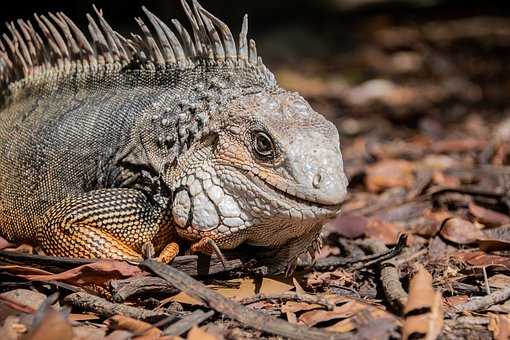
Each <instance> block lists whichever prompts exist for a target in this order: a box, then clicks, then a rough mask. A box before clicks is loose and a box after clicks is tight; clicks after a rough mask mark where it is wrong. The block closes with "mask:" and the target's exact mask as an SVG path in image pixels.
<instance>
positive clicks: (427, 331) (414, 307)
mask: <svg viewBox="0 0 510 340" xmlns="http://www.w3.org/2000/svg"><path fill="white" fill-rule="evenodd" d="M404 315H405V321H404V325H403V327H402V339H404V340H407V339H410V338H411V339H414V338H418V337H419V338H423V339H428V340H432V339H436V338H437V337H438V336H439V334H440V333H441V330H442V328H443V307H442V301H441V293H440V292H438V291H435V290H434V289H433V288H432V276H431V275H430V273H429V272H428V271H427V270H426V269H425V267H423V265H418V270H417V272H416V274H414V276H413V278H412V279H411V282H410V285H409V298H408V300H407V304H406V306H405V307H404Z"/></svg>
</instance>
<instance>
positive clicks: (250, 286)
mask: <svg viewBox="0 0 510 340" xmlns="http://www.w3.org/2000/svg"><path fill="white" fill-rule="evenodd" d="M289 281H290V279H288V280H287V282H289ZM228 282H233V283H239V287H238V288H228V287H218V286H210V287H211V288H212V289H214V290H215V291H216V292H218V293H220V294H221V295H223V296H225V297H228V298H232V299H244V298H247V297H252V296H255V295H257V294H279V293H285V292H288V291H289V290H291V289H293V288H294V285H292V284H289V283H287V282H282V281H279V280H275V279H271V278H268V277H264V278H262V281H261V282H256V281H255V280H254V279H253V278H243V279H235V280H229V281H227V283H228Z"/></svg>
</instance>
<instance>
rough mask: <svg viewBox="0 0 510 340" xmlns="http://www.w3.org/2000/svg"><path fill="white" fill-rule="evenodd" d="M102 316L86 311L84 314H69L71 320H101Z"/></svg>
mask: <svg viewBox="0 0 510 340" xmlns="http://www.w3.org/2000/svg"><path fill="white" fill-rule="evenodd" d="M99 319H100V317H99V316H97V315H96V314H94V313H84V314H76V313H71V314H69V320H70V321H91V320H99Z"/></svg>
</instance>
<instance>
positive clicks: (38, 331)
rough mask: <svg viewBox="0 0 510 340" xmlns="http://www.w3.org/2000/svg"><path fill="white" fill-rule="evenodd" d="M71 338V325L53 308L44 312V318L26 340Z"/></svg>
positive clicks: (64, 339)
mask: <svg viewBox="0 0 510 340" xmlns="http://www.w3.org/2000/svg"><path fill="white" fill-rule="evenodd" d="M72 338H73V328H72V327H71V324H70V323H69V321H68V320H67V319H66V318H65V317H64V315H63V314H62V313H60V312H57V311H56V310H54V309H53V308H48V309H47V310H46V311H45V314H44V317H43V318H42V319H41V321H40V322H39V323H38V324H37V325H35V327H34V328H33V329H32V330H30V332H29V334H28V335H27V337H26V339H27V340H54V339H58V340H71V339H72Z"/></svg>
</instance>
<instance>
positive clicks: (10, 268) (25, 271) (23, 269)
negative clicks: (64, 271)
mask: <svg viewBox="0 0 510 340" xmlns="http://www.w3.org/2000/svg"><path fill="white" fill-rule="evenodd" d="M0 270H2V271H4V272H7V273H9V274H13V275H18V274H22V275H29V274H32V275H53V273H51V272H49V271H46V270H43V269H39V268H33V267H28V266H18V265H15V264H13V265H4V266H0Z"/></svg>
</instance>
